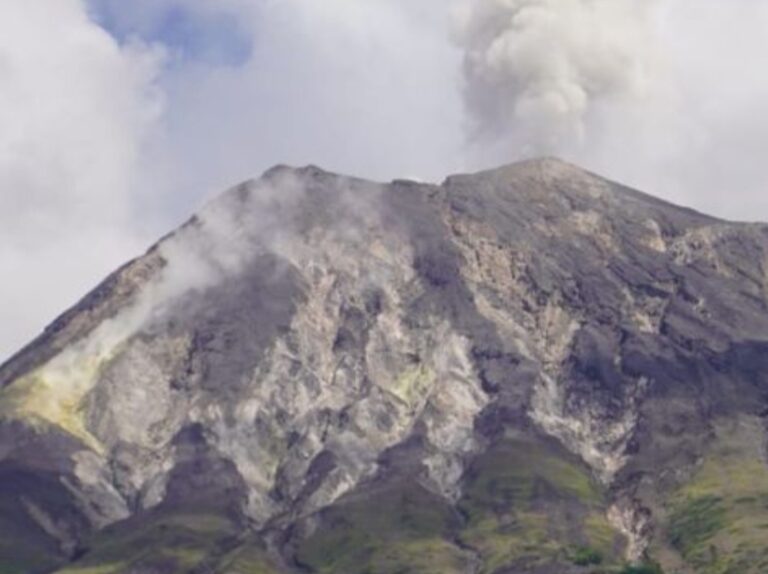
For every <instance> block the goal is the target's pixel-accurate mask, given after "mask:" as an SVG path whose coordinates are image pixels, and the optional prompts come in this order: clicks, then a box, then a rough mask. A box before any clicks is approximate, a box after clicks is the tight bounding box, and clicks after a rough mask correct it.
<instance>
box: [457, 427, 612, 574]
mask: <svg viewBox="0 0 768 574" xmlns="http://www.w3.org/2000/svg"><path fill="white" fill-rule="evenodd" d="M459 506H460V508H461V510H462V511H463V513H464V514H465V515H466V517H467V524H466V527H465V528H464V529H463V530H462V532H461V534H460V537H461V540H462V541H463V542H464V543H465V544H466V545H468V546H471V547H473V548H476V549H477V550H478V551H479V552H480V555H481V556H482V558H483V561H484V564H485V566H484V569H483V571H482V572H483V573H488V574H490V573H492V572H494V571H496V570H497V569H499V568H501V567H502V566H505V565H509V564H514V563H516V562H525V563H527V564H532V563H541V564H545V563H551V562H564V561H570V562H574V561H575V560H576V559H578V560H579V562H581V561H582V560H583V561H586V562H587V563H589V564H595V562H593V561H594V560H596V559H597V557H598V556H599V557H600V562H602V561H603V560H605V561H606V562H611V561H615V560H616V559H617V558H618V557H617V556H616V550H615V549H616V546H617V535H616V533H615V532H614V531H613V529H612V528H611V526H610V524H609V523H608V521H607V519H606V517H605V503H604V500H603V497H602V494H601V492H600V489H599V486H598V485H597V484H596V483H595V482H594V481H593V480H592V478H591V476H590V474H589V472H588V471H587V470H586V469H584V468H583V467H582V466H581V465H579V464H578V463H577V462H575V461H572V460H571V459H570V457H569V456H568V455H567V454H565V453H564V452H562V451H560V449H559V448H558V447H556V446H553V445H549V444H543V443H539V442H533V441H527V440H508V441H506V442H504V443H502V444H500V445H498V446H496V447H494V448H493V449H491V450H490V451H488V452H487V453H485V454H484V455H482V456H481V457H480V459H479V460H478V461H477V462H476V464H475V465H474V467H473V468H472V469H471V471H470V473H469V476H468V479H467V483H466V489H465V495H464V497H463V498H462V500H461V501H460V503H459ZM575 547H576V548H578V547H580V548H582V549H583V550H582V552H580V553H577V554H578V555H574V552H573V548H575ZM586 549H588V550H586Z"/></svg>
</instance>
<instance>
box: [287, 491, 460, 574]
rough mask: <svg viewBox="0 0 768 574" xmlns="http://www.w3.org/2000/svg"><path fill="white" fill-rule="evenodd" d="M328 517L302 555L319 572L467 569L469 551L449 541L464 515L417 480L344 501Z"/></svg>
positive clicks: (440, 572) (370, 573) (373, 573)
mask: <svg viewBox="0 0 768 574" xmlns="http://www.w3.org/2000/svg"><path fill="white" fill-rule="evenodd" d="M323 521H324V525H323V527H321V528H319V529H318V530H317V532H316V533H315V534H314V535H313V536H311V537H310V538H309V539H308V540H307V541H306V542H305V543H304V544H302V545H301V546H300V548H299V551H298V554H297V559H298V561H299V562H300V563H301V564H303V565H304V566H306V567H308V568H310V569H311V571H313V572H318V573H321V574H337V573H340V572H355V573H359V574H392V573H395V572H403V573H405V572H419V573H423V574H427V573H434V574H451V573H456V574H459V573H463V572H465V571H466V565H465V562H466V557H465V555H464V553H463V552H462V551H461V549H459V548H458V547H457V546H455V545H454V544H452V543H450V542H449V541H448V538H449V537H450V531H451V530H452V529H454V528H456V527H457V526H458V517H457V516H456V515H455V514H454V512H453V511H452V510H451V508H450V507H449V506H448V504H447V503H446V502H445V501H444V500H443V499H441V498H440V497H438V496H436V495H434V494H432V493H430V492H429V491H427V490H426V489H425V488H423V487H422V486H420V485H419V484H418V483H416V482H414V481H402V482H399V481H396V482H394V483H393V484H390V485H387V486H386V487H382V488H381V489H380V490H378V491H377V492H374V493H372V494H369V495H367V496H366V497H365V498H361V499H356V498H354V497H350V498H348V499H345V500H342V501H340V503H338V504H337V505H335V506H333V507H332V508H330V509H329V510H327V511H326V512H325V513H324V515H323Z"/></svg>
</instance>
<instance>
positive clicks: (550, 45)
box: [458, 0, 654, 154]
mask: <svg viewBox="0 0 768 574" xmlns="http://www.w3.org/2000/svg"><path fill="white" fill-rule="evenodd" d="M653 4H654V2H653V1H649V0H476V1H474V2H472V3H470V4H467V5H466V7H465V9H464V10H463V11H462V12H461V13H460V17H459V23H458V24H459V29H458V41H459V44H460V46H461V48H462V49H463V50H464V53H465V61H464V79H465V82H466V85H465V90H466V91H465V99H466V105H467V108H468V111H469V113H470V118H471V123H472V129H473V136H474V137H476V138H478V139H488V138H490V139H502V136H504V137H506V138H508V137H512V139H513V140H514V143H515V144H516V145H517V146H518V147H519V149H518V152H520V153H523V154H526V153H527V154H538V153H553V152H558V151H561V150H562V148H563V147H564V146H567V145H573V144H578V143H580V142H581V140H582V139H583V138H584V135H585V129H586V127H587V124H588V122H590V121H591V120H592V117H593V116H596V115H599V113H600V109H601V108H602V107H605V106H615V105H622V104H623V103H625V102H626V101H628V100H630V101H631V100H635V99H638V98H639V99H642V98H643V97H644V96H645V95H646V94H647V92H648V90H649V87H650V83H651V80H652V78H651V71H652V68H653V65H652V64H653V62H652V60H653V56H652V54H653V49H652V46H653V41H652V35H653V34H652V31H653V26H652V23H651V9H652V6H653ZM510 134H512V135H511V136H510Z"/></svg>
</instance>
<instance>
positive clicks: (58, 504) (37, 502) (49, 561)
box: [0, 470, 71, 574]
mask: <svg viewBox="0 0 768 574" xmlns="http://www.w3.org/2000/svg"><path fill="white" fill-rule="evenodd" d="M0 484H2V488H1V489H0V574H36V573H38V572H49V571H50V570H52V569H53V568H55V567H56V566H58V565H59V564H61V563H62V562H63V557H62V556H61V555H60V552H59V545H58V544H57V543H56V542H55V541H54V540H53V539H52V538H51V537H50V536H48V535H47V534H46V533H45V532H44V531H43V530H42V529H41V528H40V526H39V525H38V524H37V523H36V522H35V521H34V520H33V519H32V518H31V517H30V513H29V511H30V509H32V508H33V507H36V508H45V509H46V511H47V512H48V513H50V514H52V515H63V514H67V513H68V512H71V500H70V497H69V494H68V493H67V491H66V490H65V489H64V487H63V486H62V485H61V483H60V482H59V481H58V480H57V478H56V477H53V476H49V475H45V474H32V473H28V472H21V471H9V470H6V471H4V472H2V473H0Z"/></svg>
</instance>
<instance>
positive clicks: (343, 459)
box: [0, 158, 768, 574]
mask: <svg viewBox="0 0 768 574" xmlns="http://www.w3.org/2000/svg"><path fill="white" fill-rule="evenodd" d="M766 261H768V233H766V230H765V228H764V227H759V226H746V225H739V224H730V223H725V222H720V221H717V220H714V219H712V218H708V217H706V216H703V215H701V214H697V213H695V212H692V211H689V210H685V209H683V208H679V207H676V206H672V205H670V204H667V203H664V202H662V201H659V200H656V199H653V198H651V197H650V196H646V195H644V194H641V193H640V192H634V191H632V190H628V189H627V188H624V187H622V186H620V185H619V184H616V183H613V182H611V181H608V180H606V179H603V178H601V177H599V176H597V175H594V174H591V173H589V172H587V171H584V170H581V169H580V168H578V167H576V166H572V165H570V164H568V163H566V162H562V161H560V160H557V159H553V158H544V159H536V160H530V161H526V162H521V163H517V164H512V165H509V166H505V167H502V168H499V169H495V170H488V171H484V172H480V173H477V174H467V175H456V176H452V177H450V178H448V179H447V180H446V181H445V182H444V183H443V184H442V185H433V184H424V183H418V182H405V181H395V182H393V183H390V184H384V183H373V182H368V181H365V180H362V179H357V178H352V177H346V176H340V175H335V174H332V173H328V172H325V171H323V170H321V169H320V168H317V167H314V166H307V167H303V168H291V167H286V166H277V167H275V168H272V169H270V170H269V171H267V172H266V173H265V174H264V176H262V177H261V178H259V179H256V180H251V181H248V182H245V183H243V184H241V185H239V186H236V187H234V188H232V189H231V190H230V191H229V192H227V193H225V194H223V195H222V196H220V197H219V198H217V199H214V200H213V201H212V202H210V203H209V204H208V205H207V206H206V207H205V208H204V209H203V210H201V212H200V213H199V214H198V215H197V216H196V217H195V218H193V219H192V220H191V221H190V222H188V223H187V224H186V225H184V226H183V227H182V228H180V229H179V230H177V231H176V232H174V233H172V234H170V235H168V236H167V237H166V238H164V239H163V240H161V241H160V242H159V243H158V244H157V245H155V246H154V247H153V248H152V249H150V250H149V251H148V253H147V254H146V255H144V256H143V257H140V258H138V259H137V260H135V261H133V262H130V263H128V264H127V265H125V266H124V267H122V268H121V269H119V270H118V271H116V272H115V273H114V274H113V275H112V276H110V277H109V278H108V279H107V280H106V281H105V282H104V283H103V284H102V285H101V286H99V287H98V288H97V289H96V290H95V291H93V292H92V293H91V294H89V295H87V296H86V297H85V298H84V299H83V300H82V301H81V302H80V303H79V304H78V305H77V306H76V307H74V308H73V309H72V310H70V311H68V312H67V313H66V314H65V315H63V316H62V317H61V318H59V319H58V320H57V321H56V322H54V324H53V325H52V327H51V328H49V329H48V330H46V332H45V333H44V334H43V335H42V336H41V337H40V338H39V339H37V340H36V341H34V342H33V343H32V344H30V345H29V346H28V347H27V348H26V349H24V350H22V351H21V352H20V353H19V354H18V355H17V356H16V357H14V358H13V359H12V360H11V361H9V362H8V363H6V364H5V365H4V366H3V367H2V368H0V508H2V509H3V513H2V516H0V531H2V532H3V534H4V537H3V539H2V540H0V569H2V568H1V567H2V565H3V564H4V562H3V560H5V557H6V554H8V553H11V554H10V555H11V556H12V557H13V560H14V562H13V564H14V565H15V564H21V566H20V567H19V568H20V569H18V568H17V569H16V570H12V571H13V572H16V571H18V572H35V573H36V572H40V573H41V574H42V573H48V572H52V571H57V572H62V573H64V572H66V573H72V572H78V571H83V570H85V569H95V571H104V572H115V573H123V572H126V573H128V572H130V573H141V574H144V573H149V572H168V573H175V572H188V571H190V570H192V571H207V572H216V573H221V574H230V573H236V572H251V571H264V572H268V573H271V574H294V573H298V572H302V573H304V572H312V573H318V574H322V573H330V572H340V573H341V572H343V573H358V572H381V573H382V574H389V573H393V574H394V573H395V572H399V571H404V570H407V569H411V570H418V571H419V572H426V573H431V572H434V573H435V574H437V573H438V572H439V573H440V574H445V573H456V574H459V573H464V572H468V571H471V572H485V571H488V572H491V571H494V572H520V573H525V574H551V573H555V572H556V573H558V574H559V573H563V572H565V573H567V574H581V573H583V572H585V571H586V570H585V567H587V566H588V565H589V564H592V563H597V562H601V563H602V564H603V566H604V567H605V568H607V569H613V570H616V571H620V570H621V568H622V567H623V566H622V565H623V563H624V562H625V561H627V560H629V561H633V562H642V561H643V560H647V559H656V560H660V561H663V563H664V564H663V565H664V566H665V567H666V568H667V569H668V570H669V571H670V572H673V571H677V570H679V571H681V572H687V571H693V570H695V569H697V568H699V567H700V566H699V558H700V557H701V556H704V554H702V552H705V554H706V556H707V557H708V558H707V559H708V560H710V562H711V563H712V564H714V565H715V566H716V567H717V568H718V569H719V570H718V571H720V570H722V571H725V570H724V569H725V568H726V567H730V566H732V565H733V564H739V565H740V566H739V567H740V568H741V571H743V572H745V573H747V574H751V573H755V574H757V573H758V572H759V571H760V570H759V569H760V566H759V564H760V562H759V561H754V560H752V558H750V557H754V556H758V555H760V554H759V553H760V552H762V551H763V548H762V544H761V543H760V542H759V541H761V540H762V531H761V530H760V527H759V525H760V524H762V523H763V522H764V521H765V520H768V516H765V517H763V514H764V513H763V511H762V510H760V509H756V508H755V507H754V505H753V504H750V505H749V507H747V505H746V504H745V503H743V502H739V501H740V500H747V499H749V500H757V499H760V497H764V496H768V488H766V486H765V485H766V484H768V465H767V464H766V462H765V452H764V444H765V441H766V440H767V439H768V438H767V435H766V432H765V428H766V420H765V413H766V412H768V391H766V389H768V383H767V382H766V381H765V380H764V377H763V375H762V373H766V372H768V368H767V367H768V363H767V362H766V359H765V357H768V352H767V351H768V338H767V337H766V333H768V315H767V314H766V312H765V311H766V308H768V279H766V278H767V277H768V272H767V271H766V263H765V262H766ZM745 469H746V470H745ZM745 472H746V473H747V474H748V475H749V476H747V475H746V474H742V473H745ZM702 512H712V513H714V514H713V515H712V517H711V518H712V520H709V519H708V522H707V524H710V525H711V529H709V530H707V532H706V533H705V534H702V533H701V532H699V531H698V530H696V531H695V532H693V531H692V530H691V528H693V527H690V526H686V525H690V524H694V522H692V521H695V520H698V519H699V518H700V517H701V513H702ZM752 513H757V514H759V516H757V515H753V514H752ZM707 516H709V515H707ZM756 516H757V517H756ZM758 518H759V519H758ZM692 532H693V533H692ZM711 548H715V549H716V550H717V552H715V553H713V552H712V551H711V550H710V549H711ZM734 548H735V549H736V550H734ZM712 561H714V562H712ZM753 565H754V566H753ZM715 566H712V568H715ZM14 568H15V566H14ZM712 571H715V570H712Z"/></svg>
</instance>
